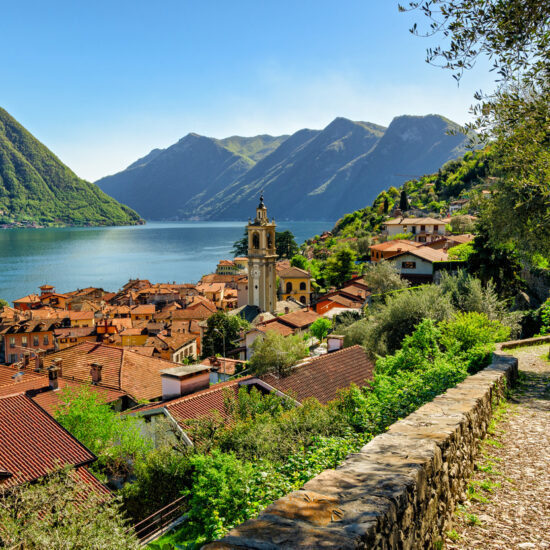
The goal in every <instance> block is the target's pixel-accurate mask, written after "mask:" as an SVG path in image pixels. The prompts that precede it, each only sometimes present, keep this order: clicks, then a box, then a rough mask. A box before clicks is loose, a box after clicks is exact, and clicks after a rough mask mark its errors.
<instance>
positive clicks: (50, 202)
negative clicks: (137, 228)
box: [0, 108, 141, 225]
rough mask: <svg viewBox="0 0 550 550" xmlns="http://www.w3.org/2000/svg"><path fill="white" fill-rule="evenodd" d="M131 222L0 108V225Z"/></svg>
mask: <svg viewBox="0 0 550 550" xmlns="http://www.w3.org/2000/svg"><path fill="white" fill-rule="evenodd" d="M14 222H19V223H22V224H31V223H35V224H39V225H131V224H136V223H141V219H140V217H139V216H138V214H136V212H134V211H133V210H131V209H130V208H128V207H127V206H124V205H122V204H119V203H118V202H117V201H116V200H114V199H112V198H111V197H109V196H108V195H106V194H105V193H104V192H103V191H101V189H99V187H97V186H96V185H94V184H92V183H88V182H86V181H84V180H82V179H80V178H78V177H77V176H76V175H75V174H74V173H73V172H72V171H71V170H70V169H69V168H67V166H65V165H64V164H63V163H61V161H60V160H59V159H58V158H57V157H56V156H55V155H54V154H53V153H52V152H51V151H49V150H48V149H47V148H46V147H45V146H44V145H42V143H40V142H39V141H38V140H37V139H35V138H34V137H33V136H32V135H31V134H30V133H29V132H27V130H25V128H23V127H22V126H21V125H20V124H19V123H18V122H17V121H16V120H15V119H13V118H12V117H11V116H10V115H9V114H8V113H7V112H6V111H4V110H3V109H1V108H0V224H4V223H6V224H10V223H14Z"/></svg>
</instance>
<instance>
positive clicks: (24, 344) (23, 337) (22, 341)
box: [21, 334, 28, 346]
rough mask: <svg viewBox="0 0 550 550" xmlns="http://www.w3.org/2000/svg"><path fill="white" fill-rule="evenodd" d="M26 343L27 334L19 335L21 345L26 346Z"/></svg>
mask: <svg viewBox="0 0 550 550" xmlns="http://www.w3.org/2000/svg"><path fill="white" fill-rule="evenodd" d="M27 343H28V338H27V335H26V334H25V335H23V336H21V345H22V346H26V345H27Z"/></svg>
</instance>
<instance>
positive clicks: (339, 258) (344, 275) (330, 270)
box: [325, 248, 355, 287]
mask: <svg viewBox="0 0 550 550" xmlns="http://www.w3.org/2000/svg"><path fill="white" fill-rule="evenodd" d="M354 270H355V252H353V250H351V249H350V248H341V249H340V250H338V251H337V252H336V253H335V254H333V255H332V256H330V257H329V259H328V260H327V263H326V265H325V277H326V279H327V280H328V282H329V284H331V285H334V286H336V287H339V286H341V285H342V284H344V283H345V282H346V281H348V280H349V279H350V278H351V276H352V274H353V272H354Z"/></svg>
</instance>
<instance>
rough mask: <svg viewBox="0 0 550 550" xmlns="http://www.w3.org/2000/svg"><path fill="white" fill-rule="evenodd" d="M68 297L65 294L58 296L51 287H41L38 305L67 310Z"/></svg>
mask: <svg viewBox="0 0 550 550" xmlns="http://www.w3.org/2000/svg"><path fill="white" fill-rule="evenodd" d="M68 302H69V297H68V296H67V295H66V294H60V293H59V292H56V291H55V287H53V286H52V285H42V286H41V287H40V303H41V304H42V305H43V306H50V307H54V308H58V309H67V307H68Z"/></svg>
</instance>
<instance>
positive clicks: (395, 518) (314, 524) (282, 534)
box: [203, 354, 518, 550]
mask: <svg viewBox="0 0 550 550" xmlns="http://www.w3.org/2000/svg"><path fill="white" fill-rule="evenodd" d="M517 364H518V363H517V359H515V358H513V357H507V356H502V355H496V354H495V355H494V358H493V363H492V364H491V366H489V367H487V368H486V369H484V370H483V371H481V372H479V373H478V374H475V375H474V376H469V377H468V378H467V379H466V380H465V381H464V382H462V383H461V384H459V385H458V386H456V387H455V388H453V389H450V390H448V391H447V392H446V393H444V394H443V395H440V396H438V397H436V398H435V399H434V400H433V401H431V402H430V403H427V404H426V405H424V406H422V407H421V408H420V409H418V410H417V411H416V412H414V413H412V414H411V415H409V416H408V417H406V418H405V419H403V420H401V421H399V422H396V423H395V424H393V425H392V426H390V428H389V430H388V431H387V432H386V433H385V434H382V435H379V436H378V437H375V438H374V439H373V440H372V441H371V442H370V443H368V445H365V447H363V448H362V449H361V451H360V452H358V453H355V454H352V455H350V456H348V457H347V458H346V460H345V461H344V463H343V464H342V465H341V466H339V467H338V468H337V469H336V470H326V471H324V472H322V473H321V474H320V475H318V476H317V477H315V478H313V479H312V480H310V481H309V482H307V483H306V484H305V485H304V487H303V488H302V489H300V490H299V491H295V492H293V493H290V494H289V495H286V496H285V497H283V498H281V499H279V500H277V501H276V502H274V503H273V504H272V505H270V506H268V507H267V508H266V509H265V510H264V511H263V513H262V514H261V515H260V516H258V517H257V518H256V519H252V520H249V521H247V522H245V523H243V524H242V525H240V526H238V527H236V528H234V529H233V530H232V531H230V532H229V533H228V535H227V536H226V537H225V538H224V539H222V540H221V541H216V542H212V543H210V544H207V545H206V546H204V547H203V548H204V550H221V549H227V550H228V549H243V550H244V549H247V548H255V549H258V550H260V549H262V550H277V549H291V548H338V549H351V548H364V549H366V548H369V549H384V550H386V549H413V548H427V549H428V548H433V547H434V542H435V541H438V540H440V539H441V538H442V535H443V533H444V532H445V531H446V530H448V529H449V528H450V525H451V518H452V514H453V512H454V509H455V506H456V503H457V502H458V501H460V500H463V499H464V498H465V489H466V480H467V479H468V478H469V476H470V474H471V472H472V470H473V466H474V460H475V458H476V455H477V453H478V440H479V439H480V438H482V437H483V436H484V435H485V434H486V432H487V426H488V424H489V421H490V418H491V414H492V403H494V402H495V401H496V400H498V399H499V398H500V397H501V396H502V395H504V392H505V388H506V387H507V386H511V385H512V384H513V383H514V382H515V380H516V378H517V373H518V370H517Z"/></svg>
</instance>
